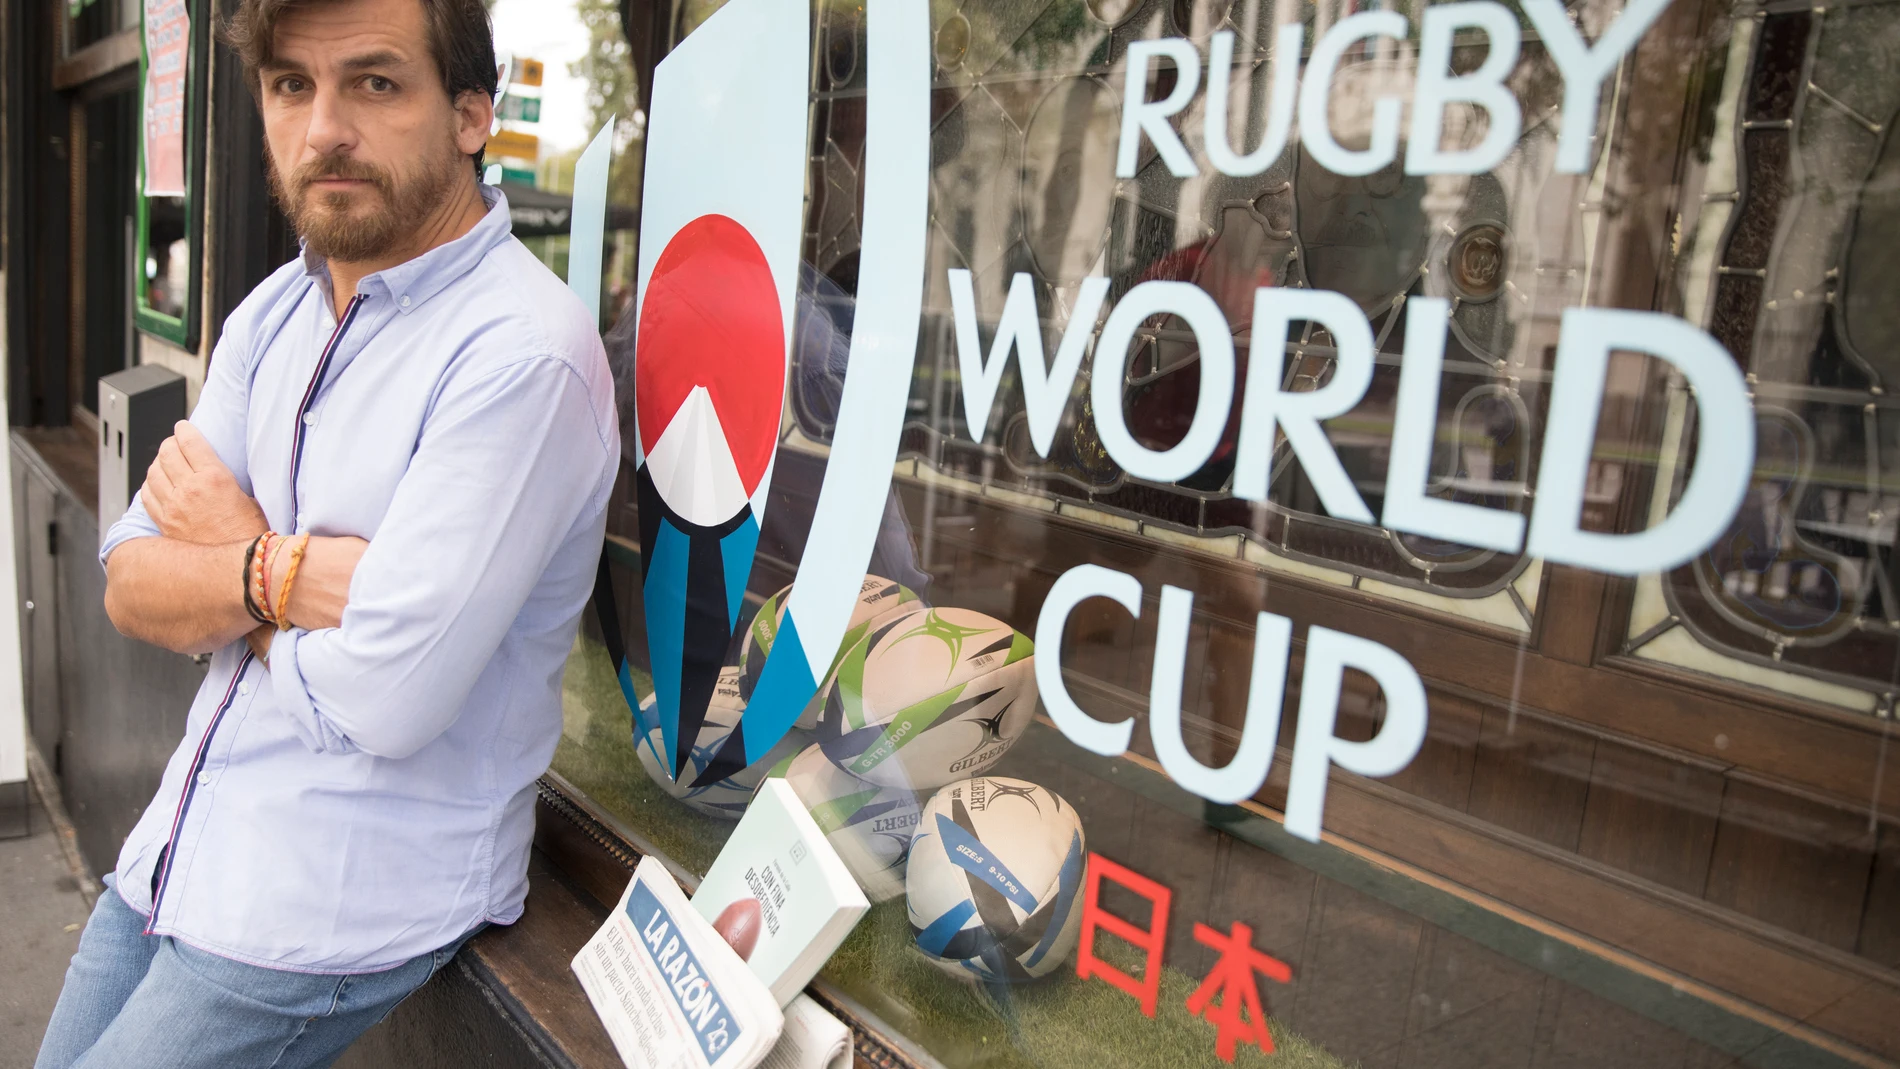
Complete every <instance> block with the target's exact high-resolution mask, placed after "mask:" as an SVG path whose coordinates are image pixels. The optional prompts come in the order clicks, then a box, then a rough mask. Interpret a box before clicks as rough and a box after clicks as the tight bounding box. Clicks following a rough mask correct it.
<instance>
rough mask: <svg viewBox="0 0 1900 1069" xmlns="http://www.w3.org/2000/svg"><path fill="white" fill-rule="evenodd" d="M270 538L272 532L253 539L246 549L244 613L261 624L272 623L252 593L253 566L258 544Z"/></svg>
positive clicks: (266, 532)
mask: <svg viewBox="0 0 1900 1069" xmlns="http://www.w3.org/2000/svg"><path fill="white" fill-rule="evenodd" d="M269 537H270V532H269V531H265V532H264V533H263V534H261V535H258V536H257V537H256V538H253V539H251V544H250V545H248V546H245V547H244V572H243V581H244V611H245V612H247V613H250V614H251V619H253V620H256V621H257V622H258V623H260V624H268V623H270V622H271V618H270V617H268V616H266V615H264V610H263V609H261V608H259V607H258V604H257V598H256V596H255V595H254V594H253V593H252V588H251V565H252V563H253V562H254V561H255V560H256V559H257V544H258V543H259V542H262V541H264V540H265V539H266V538H269Z"/></svg>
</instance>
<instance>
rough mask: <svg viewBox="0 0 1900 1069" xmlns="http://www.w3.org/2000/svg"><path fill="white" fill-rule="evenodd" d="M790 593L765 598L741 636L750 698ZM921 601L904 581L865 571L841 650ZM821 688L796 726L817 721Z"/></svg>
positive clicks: (744, 693) (744, 684)
mask: <svg viewBox="0 0 1900 1069" xmlns="http://www.w3.org/2000/svg"><path fill="white" fill-rule="evenodd" d="M791 596H792V588H791V587H789V586H788V587H786V588H785V589H783V590H781V591H779V592H778V593H776V594H774V595H772V596H771V597H769V598H767V599H765V604H763V605H761V606H759V611H758V612H757V613H756V614H754V615H753V617H752V624H751V626H749V627H747V628H746V630H745V637H744V638H743V639H741V640H740V644H739V694H740V696H741V697H744V698H745V699H746V700H747V701H750V700H751V699H752V690H753V688H754V687H756V686H758V685H759V676H760V675H762V674H763V673H764V672H765V659H766V657H768V656H769V655H770V654H771V652H772V643H773V641H774V640H775V639H777V638H778V631H779V628H780V627H781V626H782V625H783V624H784V622H785V605H786V602H787V601H788V600H789V599H790V598H791ZM921 604H922V602H921V601H919V600H918V598H917V595H916V594H915V593H914V592H913V591H912V590H911V589H910V588H909V587H907V586H905V585H904V584H902V583H896V582H892V581H891V580H889V579H885V578H883V577H881V576H876V575H866V576H865V577H864V585H863V586H862V587H861V588H860V589H859V590H858V600H857V602H856V603H855V604H853V605H852V606H851V623H850V625H849V626H848V627H847V628H846V629H845V633H844V638H843V639H841V640H840V641H839V643H838V650H839V652H840V653H842V652H844V651H845V650H849V649H850V648H851V647H852V645H854V644H855V643H856V642H857V641H858V640H859V639H860V638H863V637H864V633H865V632H866V631H868V630H870V628H871V627H872V625H873V622H874V621H876V620H878V619H880V618H882V617H884V616H885V615H887V614H889V613H894V612H899V611H905V612H908V611H910V610H912V609H915V608H917V607H918V606H920V605H921ZM831 667H832V668H834V669H835V668H837V667H838V661H837V658H836V657H833V658H832V663H831ZM826 674H827V675H829V674H830V671H829V670H827V672H826ZM821 682H822V681H821ZM822 689H823V688H822V687H821V688H820V691H821V693H820V695H819V696H818V697H816V698H813V699H812V704H811V707H810V708H808V709H806V710H805V712H804V714H803V715H801V716H800V717H799V718H798V720H797V722H796V723H795V724H794V725H793V726H794V727H799V728H804V729H807V730H809V729H810V728H811V726H812V725H813V724H814V723H815V722H816V721H817V719H818V710H819V709H820V708H821V707H822V705H823V694H822Z"/></svg>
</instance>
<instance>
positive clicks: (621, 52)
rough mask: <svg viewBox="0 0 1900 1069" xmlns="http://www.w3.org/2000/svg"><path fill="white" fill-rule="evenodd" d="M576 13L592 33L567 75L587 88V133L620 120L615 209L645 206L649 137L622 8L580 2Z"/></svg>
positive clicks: (611, 2)
mask: <svg viewBox="0 0 1900 1069" xmlns="http://www.w3.org/2000/svg"><path fill="white" fill-rule="evenodd" d="M574 13H575V14H576V15H577V16H578V17H579V18H580V20H581V25H583V26H585V27H587V54H586V55H585V56H582V57H581V58H580V59H578V60H575V61H574V62H572V63H569V64H568V65H567V71H568V73H569V74H572V75H573V76H574V77H576V78H580V79H582V80H584V81H585V82H586V83H587V129H588V130H589V132H590V134H591V133H592V132H595V131H598V130H599V129H600V128H601V126H602V125H603V124H605V123H606V121H607V120H608V118H609V117H613V116H618V117H619V120H620V123H619V126H618V127H617V128H616V129H615V132H614V162H613V172H612V177H611V179H610V180H609V184H608V191H609V192H608V199H609V200H611V201H612V202H613V203H615V204H627V205H635V204H638V203H640V159H641V152H640V149H641V147H642V146H641V145H640V144H636V142H640V141H641V140H642V138H643V137H644V136H645V134H646V124H645V122H644V119H645V113H644V112H642V111H641V101H640V83H639V82H637V81H635V80H634V76H633V55H632V50H631V49H630V48H628V46H627V36H626V34H624V33H622V32H621V29H620V5H619V4H618V3H616V2H615V0H575V2H574Z"/></svg>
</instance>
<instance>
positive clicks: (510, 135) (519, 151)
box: [488, 130, 541, 160]
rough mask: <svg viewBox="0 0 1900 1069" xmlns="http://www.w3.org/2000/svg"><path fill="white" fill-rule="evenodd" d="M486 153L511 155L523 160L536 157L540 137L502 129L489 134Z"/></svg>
mask: <svg viewBox="0 0 1900 1069" xmlns="http://www.w3.org/2000/svg"><path fill="white" fill-rule="evenodd" d="M488 153H489V155H491V156H512V157H515V158H516V159H523V160H532V159H537V158H539V157H540V155H541V138H540V137H538V136H536V135H534V134H524V133H522V132H521V131H519V130H503V131H501V132H500V133H497V134H490V135H489V137H488Z"/></svg>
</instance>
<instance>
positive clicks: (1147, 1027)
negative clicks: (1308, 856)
mask: <svg viewBox="0 0 1900 1069" xmlns="http://www.w3.org/2000/svg"><path fill="white" fill-rule="evenodd" d="M634 683H635V686H636V687H637V688H639V689H640V690H641V691H642V693H645V692H647V691H648V690H650V689H651V687H652V683H651V681H650V680H648V679H647V678H646V677H645V676H643V675H641V674H639V673H638V672H635V673H634ZM562 700H563V702H562V711H563V718H564V724H563V728H564V730H563V732H562V736H561V741H560V744H559V746H558V747H557V749H556V750H555V755H554V769H555V771H557V772H559V773H560V774H561V775H563V776H565V777H566V778H567V779H568V780H569V781H570V782H571V783H573V784H574V785H575V786H576V787H578V788H580V789H581V790H582V791H585V792H586V793H587V796H588V797H589V798H591V799H592V800H593V801H594V802H595V803H596V804H598V805H600V806H601V807H602V808H604V809H606V810H607V811H608V812H610V813H612V814H614V815H615V816H616V817H617V818H619V819H620V820H622V821H624V822H625V823H626V824H627V826H628V827H630V828H632V829H633V830H635V831H637V832H638V833H639V834H640V835H642V836H644V837H645V838H646V840H647V841H648V842H649V843H651V844H652V845H653V847H654V848H655V849H657V850H659V851H661V852H662V853H664V854H666V855H667V856H668V857H670V858H671V859H672V860H673V861H675V862H677V863H679V864H680V865H683V866H684V867H686V868H687V869H690V870H692V871H693V872H705V871H706V869H707V868H708V867H709V866H710V865H711V864H712V861H713V858H714V857H715V856H716V855H717V854H718V853H719V849H720V847H722V846H723V845H724V844H725V841H726V837H727V836H728V835H730V834H731V831H732V825H731V824H729V823H727V822H725V821H721V820H715V819H713V818H711V817H707V816H703V815H701V814H699V813H696V812H694V811H693V810H691V809H689V808H687V807H686V806H685V805H683V804H681V803H680V802H678V801H676V800H674V799H673V798H672V797H670V796H668V795H667V794H666V792H665V791H663V790H661V789H660V787H659V786H658V785H657V784H655V783H654V782H653V781H652V780H651V779H649V778H648V776H647V774H646V770H645V769H643V768H642V767H641V766H640V762H639V759H638V757H636V756H635V753H634V748H633V735H632V720H631V716H630V714H629V712H628V710H627V707H626V702H625V700H624V699H623V698H622V697H621V694H620V685H619V683H618V682H617V681H616V680H615V679H614V676H613V671H612V668H611V666H610V665H609V663H608V659H607V653H606V650H605V649H604V648H603V647H601V646H600V645H599V644H598V643H594V642H590V641H588V640H586V639H584V638H581V639H576V641H575V644H574V650H573V653H572V654H571V655H570V656H569V658H568V664H567V673H566V675H565V677H564V678H563V680H562ZM1095 951H1096V954H1097V955H1098V956H1100V957H1102V958H1103V959H1105V960H1106V961H1108V962H1109V963H1111V964H1113V965H1115V966H1116V967H1118V968H1120V969H1122V970H1123V971H1124V972H1128V973H1131V974H1134V973H1138V971H1139V969H1140V956H1139V954H1137V953H1136V952H1135V951H1134V950H1133V949H1132V948H1130V947H1127V946H1126V945H1125V944H1122V943H1120V942H1119V941H1118V940H1117V939H1115V937H1113V936H1109V935H1102V936H1100V937H1099V938H1098V940H1097V943H1096V947H1095ZM822 975H823V976H824V978H825V979H826V980H828V981H830V982H831V983H833V984H835V985H837V987H838V988H839V989H841V990H843V991H844V992H845V993H847V994H849V995H850V996H851V997H852V998H854V999H856V1000H858V1001H859V1002H860V1003H862V1004H863V1005H864V1006H865V1007H867V1008H868V1009H870V1010H871V1011H872V1012H873V1013H875V1014H877V1015H878V1016H879V1017H880V1018H882V1019H883V1021H884V1022H885V1023H886V1024H887V1025H889V1026H890V1027H892V1028H894V1029H896V1030H898V1031H899V1032H901V1033H902V1034H903V1035H904V1036H905V1037H906V1038H908V1039H909V1040H911V1041H912V1042H914V1043H916V1044H918V1045H919V1046H921V1047H923V1048H924V1049H925V1050H927V1051H929V1052H930V1053H931V1054H932V1055H934V1056H935V1057H937V1058H938V1059H939V1060H941V1061H942V1062H944V1063H945V1064H946V1065H951V1066H958V1067H962V1066H981V1067H985V1069H990V1067H995V1069H1005V1067H1009V1069H1014V1067H1018V1066H1020V1067H1042V1069H1106V1066H1107V1065H1110V1064H1112V1065H1117V1066H1120V1065H1154V1066H1163V1065H1165V1066H1170V1067H1172V1066H1200V1065H1205V1066H1210V1067H1211V1066H1216V1065H1224V1064H1226V1063H1224V1062H1221V1061H1220V1059H1219V1058H1218V1057H1216V1055H1215V1053H1214V1040H1215V1028H1214V1026H1213V1025H1212V1024H1211V1023H1209V1022H1207V1021H1204V1020H1202V1019H1200V1018H1197V1017H1194V1016H1192V1015H1190V1014H1189V1013H1188V1011H1187V1007H1186V1005H1185V1003H1186V1000H1187V997H1188V995H1189V994H1190V993H1192V992H1193V990H1194V989H1195V987H1196V986H1198V984H1199V982H1200V980H1199V978H1198V977H1191V976H1188V975H1186V974H1184V973H1181V972H1179V971H1177V970H1175V969H1171V968H1169V969H1164V970H1163V973H1162V979H1161V996H1160V1000H1159V1004H1158V1006H1157V1011H1156V1014H1155V1016H1154V1018H1153V1019H1149V1018H1147V1017H1145V1016H1143V1015H1142V1013H1141V1009H1140V1006H1139V1005H1138V1004H1137V1003H1136V1002H1135V1000H1134V999H1133V998H1131V997H1130V996H1128V995H1126V994H1123V993H1122V992H1121V991H1119V990H1117V989H1115V988H1113V987H1111V986H1109V985H1108V984H1107V983H1104V982H1101V981H1099V980H1090V981H1086V982H1085V981H1083V980H1080V979H1078V978H1077V977H1076V975H1075V969H1074V966H1073V965H1072V964H1065V965H1064V966H1063V967H1061V968H1059V969H1057V970H1056V971H1055V972H1054V973H1052V974H1050V975H1049V976H1046V977H1044V978H1042V979H1040V980H1037V981H1035V982H1033V983H1027V984H1018V985H1014V986H988V987H986V986H978V985H975V984H972V983H969V982H967V981H965V980H963V979H961V978H959V977H957V976H953V975H952V974H950V973H949V972H946V971H945V970H943V969H941V968H939V967H938V966H937V965H935V964H933V963H932V962H931V961H930V960H929V959H927V958H926V957H925V956H924V955H923V953H922V952H920V951H918V950H917V948H916V944H915V943H914V942H913V940H912V938H911V934H910V925H909V922H908V920H907V918H906V916H905V909H904V900H903V899H902V898H898V899H895V900H892V901H889V902H884V903H882V904H880V905H877V906H874V907H873V908H872V909H871V911H870V912H869V913H868V914H866V915H865V917H864V919H863V920H861V921H859V922H858V926H857V927H856V928H855V929H853V931H852V932H851V935H850V936H849V937H847V938H846V939H845V941H844V944H843V945H842V946H840V947H839V948H838V950H837V952H836V953H835V954H833V955H832V957H831V960H830V961H829V962H828V963H827V964H826V965H825V968H824V971H823V974H822ZM1261 982H1262V984H1263V985H1265V984H1267V981H1265V980H1264V979H1262V981H1261ZM1268 1028H1269V1030H1270V1031H1271V1032H1272V1034H1273V1042H1274V1047H1275V1051H1274V1053H1272V1054H1264V1053H1262V1052H1261V1051H1260V1050H1259V1049H1258V1048H1255V1047H1252V1046H1242V1047H1241V1048H1240V1049H1239V1051H1238V1053H1237V1056H1236V1058H1235V1060H1234V1062H1233V1064H1234V1065H1237V1066H1254V1067H1261V1069H1343V1067H1344V1066H1345V1064H1346V1063H1344V1062H1342V1061H1340V1060H1339V1059H1338V1058H1335V1057H1334V1056H1333V1055H1331V1054H1329V1053H1327V1052H1326V1051H1325V1050H1324V1049H1322V1048H1321V1047H1320V1046H1319V1045H1317V1044H1315V1043H1312V1042H1311V1041H1309V1040H1307V1039H1305V1038H1303V1037H1301V1036H1299V1035H1297V1034H1295V1033H1293V1032H1291V1031H1289V1030H1288V1029H1286V1028H1284V1027H1283V1026H1282V1025H1281V1024H1280V1023H1279V1022H1278V1021H1275V1020H1272V1019H1271V1018H1269V1020H1268Z"/></svg>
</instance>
